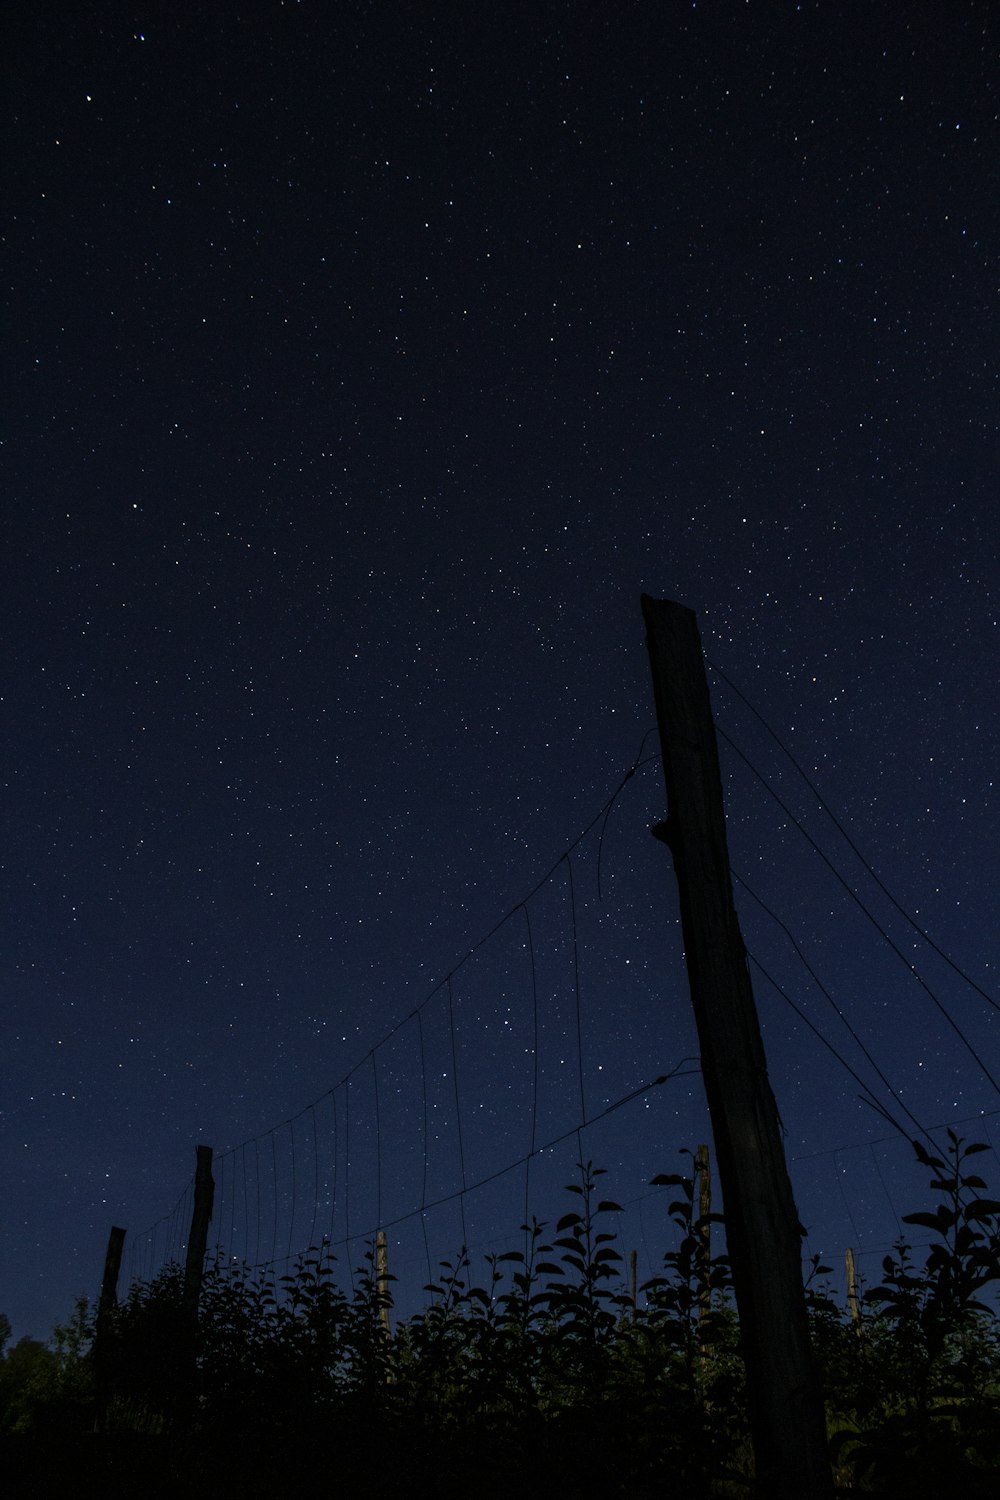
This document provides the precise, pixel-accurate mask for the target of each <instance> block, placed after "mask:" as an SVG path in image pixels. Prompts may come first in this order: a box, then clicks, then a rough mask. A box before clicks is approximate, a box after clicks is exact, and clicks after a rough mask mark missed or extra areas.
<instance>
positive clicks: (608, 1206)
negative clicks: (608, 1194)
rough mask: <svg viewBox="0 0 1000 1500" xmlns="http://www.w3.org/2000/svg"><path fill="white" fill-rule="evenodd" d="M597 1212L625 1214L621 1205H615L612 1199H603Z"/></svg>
mask: <svg viewBox="0 0 1000 1500" xmlns="http://www.w3.org/2000/svg"><path fill="white" fill-rule="evenodd" d="M597 1212H598V1213H599V1214H620V1213H622V1212H623V1209H622V1206H621V1204H620V1203H614V1202H612V1200H611V1199H610V1198H602V1199H601V1201H600V1203H598V1205H597Z"/></svg>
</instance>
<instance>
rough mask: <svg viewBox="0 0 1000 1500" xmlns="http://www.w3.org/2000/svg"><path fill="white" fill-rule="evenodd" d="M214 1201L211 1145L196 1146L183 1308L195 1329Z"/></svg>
mask: <svg viewBox="0 0 1000 1500" xmlns="http://www.w3.org/2000/svg"><path fill="white" fill-rule="evenodd" d="M214 1201H215V1179H214V1177H213V1176H212V1148H211V1146H198V1147H197V1165H196V1167H195V1174H194V1208H193V1209H192V1211H191V1233H190V1234H189V1235H188V1247H187V1260H186V1262H185V1265H184V1294H183V1299H182V1309H183V1315H184V1320H185V1322H186V1323H187V1325H188V1328H189V1330H191V1331H192V1332H193V1329H194V1326H195V1324H196V1323H197V1321H198V1298H199V1297H200V1295H201V1283H202V1278H203V1277H204V1274H205V1251H206V1249H207V1247H208V1226H209V1224H210V1223H211V1220H212V1204H213V1202H214Z"/></svg>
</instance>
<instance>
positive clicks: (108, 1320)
mask: <svg viewBox="0 0 1000 1500" xmlns="http://www.w3.org/2000/svg"><path fill="white" fill-rule="evenodd" d="M124 1248H125V1230H124V1229H122V1227H121V1226H120V1225H119V1224H115V1225H113V1226H112V1229H111V1233H110V1234H109V1236H108V1248H107V1251H106V1253H105V1256H104V1276H103V1277H102V1279H101V1296H100V1301H99V1302H98V1304H97V1323H96V1326H95V1328H94V1348H93V1363H94V1394H95V1396H96V1403H95V1404H96V1407H97V1411H96V1416H95V1421H94V1426H95V1429H96V1431H97V1432H103V1431H104V1426H105V1422H106V1420H107V1413H108V1405H109V1403H110V1400H111V1387H112V1367H113V1354H112V1350H111V1344H112V1341H113V1337H114V1331H113V1327H112V1322H113V1318H114V1312H115V1308H116V1307H117V1306H118V1277H119V1275H120V1273H121V1265H122V1251H123V1250H124Z"/></svg>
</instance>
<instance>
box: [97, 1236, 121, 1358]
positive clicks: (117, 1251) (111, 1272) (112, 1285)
mask: <svg viewBox="0 0 1000 1500" xmlns="http://www.w3.org/2000/svg"><path fill="white" fill-rule="evenodd" d="M124 1248H125V1230H124V1229H119V1228H118V1226H117V1224H116V1225H113V1226H112V1229H111V1233H110V1234H109V1235H108V1249H107V1253H106V1255H105V1257H104V1278H103V1280H102V1282H101V1300H100V1301H99V1302H98V1304H97V1331H98V1333H100V1330H101V1327H102V1325H103V1324H104V1323H106V1322H107V1320H108V1318H109V1317H110V1316H111V1314H112V1313H113V1312H114V1310H115V1308H116V1307H117V1306H118V1276H119V1273H120V1272H121V1265H122V1251H123V1250H124Z"/></svg>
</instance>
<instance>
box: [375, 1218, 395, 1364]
mask: <svg viewBox="0 0 1000 1500" xmlns="http://www.w3.org/2000/svg"><path fill="white" fill-rule="evenodd" d="M375 1285H376V1288H377V1290H378V1316H379V1322H380V1323H381V1325H382V1332H383V1334H384V1335H385V1337H386V1339H389V1338H391V1336H392V1328H391V1325H390V1323H389V1242H388V1240H387V1239H386V1236H385V1230H384V1229H380V1230H379V1231H378V1233H377V1234H376V1236H375Z"/></svg>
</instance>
